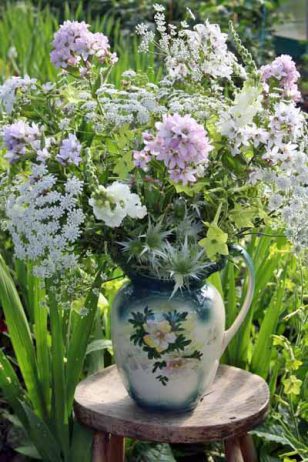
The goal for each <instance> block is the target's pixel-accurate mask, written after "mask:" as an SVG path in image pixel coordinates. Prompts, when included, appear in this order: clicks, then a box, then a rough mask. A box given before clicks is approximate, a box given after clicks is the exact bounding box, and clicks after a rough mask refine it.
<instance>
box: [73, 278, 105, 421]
mask: <svg viewBox="0 0 308 462" xmlns="http://www.w3.org/2000/svg"><path fill="white" fill-rule="evenodd" d="M101 272H102V269H101V270H100V271H99V272H98V274H97V276H96V278H95V281H94V283H93V286H92V288H91V290H90V292H89V294H88V296H87V298H86V300H85V312H86V314H85V315H83V316H81V315H79V314H78V313H76V312H75V311H73V312H72V314H71V316H72V324H73V325H74V329H73V332H72V335H71V339H70V342H69V347H68V352H67V369H66V397H67V405H68V412H70V410H71V408H72V405H73V399H74V393H75V388H76V386H77V383H78V380H79V378H80V375H81V372H82V366H83V363H84V358H85V354H86V350H87V346H88V341H89V337H90V333H91V329H92V326H93V321H94V318H95V313H96V309H97V303H98V297H99V288H100V286H101V284H102V279H101Z"/></svg>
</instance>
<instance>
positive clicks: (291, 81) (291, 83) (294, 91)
mask: <svg viewBox="0 0 308 462" xmlns="http://www.w3.org/2000/svg"><path fill="white" fill-rule="evenodd" d="M260 71H261V78H262V80H263V82H264V89H265V91H266V92H268V91H269V84H268V81H269V80H270V79H275V80H276V81H277V80H278V82H279V86H280V88H281V89H282V90H283V94H284V95H285V96H287V97H290V98H292V99H293V100H294V101H299V100H300V99H301V94H300V92H299V90H298V86H297V84H296V82H297V81H298V79H299V77H300V74H299V72H298V71H297V69H296V65H295V63H294V61H293V60H292V58H291V56H289V55H281V56H278V58H276V59H274V61H273V62H272V63H271V64H267V65H266V66H262V67H261V69H260Z"/></svg>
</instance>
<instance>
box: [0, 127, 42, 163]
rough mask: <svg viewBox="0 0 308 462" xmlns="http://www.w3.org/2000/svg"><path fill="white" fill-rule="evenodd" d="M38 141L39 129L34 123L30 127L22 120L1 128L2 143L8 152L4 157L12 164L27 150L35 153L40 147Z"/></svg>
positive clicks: (39, 136)
mask: <svg viewBox="0 0 308 462" xmlns="http://www.w3.org/2000/svg"><path fill="white" fill-rule="evenodd" d="M40 139H41V132H40V129H39V127H38V126H37V125H36V124H34V123H32V124H31V125H30V124H28V123H26V122H24V121H23V120H18V121H17V122H15V123H13V124H11V125H6V126H5V127H4V128H3V141H4V146H5V147H6V148H7V150H8V152H7V153H6V154H5V156H4V157H5V158H6V159H8V160H9V162H10V163H14V162H16V161H17V160H19V159H20V158H21V157H22V156H23V155H25V154H27V152H28V150H29V149H31V148H32V150H35V151H36V150H37V149H38V148H39V146H40Z"/></svg>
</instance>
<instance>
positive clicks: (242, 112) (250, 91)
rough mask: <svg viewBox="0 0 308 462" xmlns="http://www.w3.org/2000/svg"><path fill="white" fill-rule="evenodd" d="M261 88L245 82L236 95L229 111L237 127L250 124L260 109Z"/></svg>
mask: <svg viewBox="0 0 308 462" xmlns="http://www.w3.org/2000/svg"><path fill="white" fill-rule="evenodd" d="M261 91H262V88H261V87H257V86H252V85H251V84H249V83H248V82H245V84H244V86H243V88H242V90H241V91H240V92H239V93H238V94H237V95H236V97H235V100H234V105H233V107H232V108H231V109H230V114H231V115H232V116H233V118H234V120H235V122H236V125H237V126H238V127H244V126H245V125H249V124H250V123H252V121H253V118H254V117H255V115H256V114H257V113H258V112H259V111H260V110H261V109H262V105H261V101H262V94H261Z"/></svg>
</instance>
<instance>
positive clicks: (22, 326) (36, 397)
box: [0, 255, 46, 416]
mask: <svg viewBox="0 0 308 462" xmlns="http://www.w3.org/2000/svg"><path fill="white" fill-rule="evenodd" d="M0 301H1V304H2V308H3V311H4V315H5V320H6V323H7V326H8V330H9V335H10V339H11V342H12V345H13V348H14V352H15V355H16V358H17V361H18V365H19V367H20V370H21V373H22V376H23V379H24V381H25V384H26V387H27V390H28V394H29V398H30V400H31V401H32V404H33V406H34V408H35V410H36V412H37V413H38V414H39V415H40V416H44V415H46V408H45V405H44V399H43V396H42V392H41V386H40V382H39V378H38V372H37V364H36V357H35V350H34V346H33V342H32V338H31V332H30V328H29V325H28V321H27V318H26V315H25V312H24V309H23V306H22V304H21V301H20V298H19V295H18V293H17V290H16V287H15V284H14V281H13V279H12V277H11V275H10V273H9V269H8V267H7V266H6V264H5V262H4V260H3V258H2V256H1V255H0Z"/></svg>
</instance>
